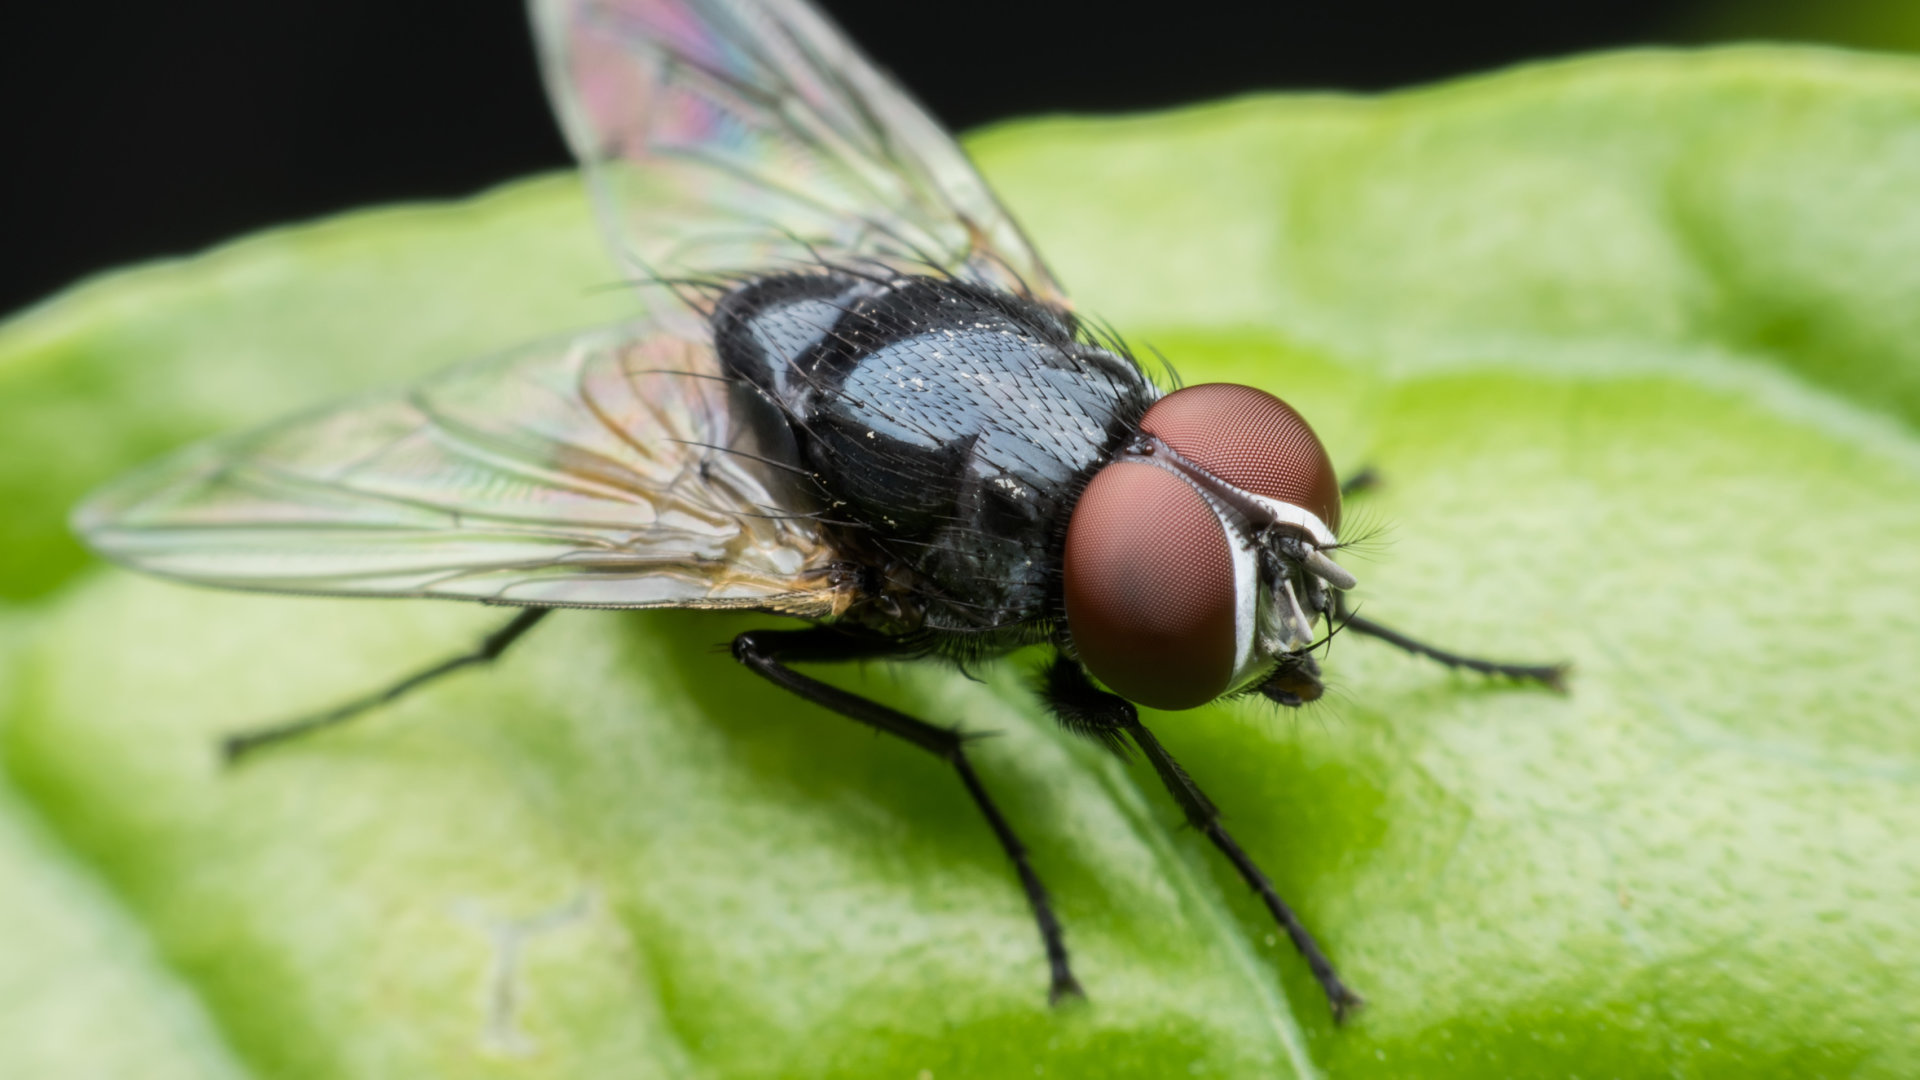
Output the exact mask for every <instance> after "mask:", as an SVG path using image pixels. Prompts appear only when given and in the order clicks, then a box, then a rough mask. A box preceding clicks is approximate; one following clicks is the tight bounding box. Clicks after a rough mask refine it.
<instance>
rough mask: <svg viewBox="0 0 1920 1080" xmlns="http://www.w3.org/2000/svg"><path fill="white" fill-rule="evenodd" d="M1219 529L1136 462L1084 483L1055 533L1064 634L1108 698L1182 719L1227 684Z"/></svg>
mask: <svg viewBox="0 0 1920 1080" xmlns="http://www.w3.org/2000/svg"><path fill="white" fill-rule="evenodd" d="M1230 544H1231V541H1230V540H1229V539H1228V537H1227V531H1226V527H1225V526H1224V525H1222V524H1221V522H1220V515H1219V514H1217V513H1215V512H1214V510H1213V507H1212V506H1211V505H1209V504H1208V503H1207V500H1206V499H1205V498H1203V497H1201V495H1200V493H1199V492H1198V491H1197V490H1195V489H1194V486H1193V485H1192V484H1191V483H1189V482H1187V481H1186V480H1185V479H1183V478H1181V477H1180V476H1178V475H1176V474H1174V473H1172V472H1170V471H1168V470H1166V469H1163V468H1160V467H1159V466H1157V465H1150V464H1147V463H1145V462H1138V461H1135V462H1127V461H1120V462H1115V463H1114V464H1112V465H1108V466H1107V467H1106V468H1104V469H1101V470H1100V471H1099V472H1097V473H1095V474H1094V477H1093V481H1092V482H1091V483H1089V484H1088V485H1087V490H1086V491H1085V492H1084V493H1082V494H1081V496H1080V501H1079V502H1078V503H1077V504H1075V506H1074V508H1073V516H1072V517H1071V518H1069V519H1068V521H1067V550H1066V565H1065V568H1064V571H1065V577H1066V605H1067V630H1068V632H1069V633H1070V634H1072V635H1073V645H1074V649H1075V651H1077V652H1078V653H1079V654H1080V660H1081V662H1082V663H1084V664H1085V665H1086V666H1087V670H1088V671H1091V672H1092V673H1093V674H1094V675H1095V676H1096V677H1098V678H1099V679H1100V681H1101V682H1104V683H1106V684H1107V685H1108V686H1110V687H1112V688H1113V689H1114V691H1115V692H1117V693H1119V694H1120V695H1121V696H1123V697H1126V698H1128V699H1130V700H1132V701H1137V702H1139V703H1140V704H1142V705H1149V706H1152V707H1153V708H1156V709H1191V708H1193V707H1194V706H1196V705H1204V704H1206V703H1207V702H1209V701H1212V700H1213V699H1214V698H1216V697H1219V696H1220V695H1221V694H1223V693H1225V692H1226V691H1227V688H1228V682H1229V680H1231V679H1232V678H1233V670H1234V660H1235V657H1236V653H1237V645H1236V642H1235V637H1234V626H1235V619H1234V616H1235V613H1236V611H1237V610H1238V596H1237V594H1236V589H1237V584H1236V582H1235V579H1234V568H1233V553H1232V548H1231V547H1230Z"/></svg>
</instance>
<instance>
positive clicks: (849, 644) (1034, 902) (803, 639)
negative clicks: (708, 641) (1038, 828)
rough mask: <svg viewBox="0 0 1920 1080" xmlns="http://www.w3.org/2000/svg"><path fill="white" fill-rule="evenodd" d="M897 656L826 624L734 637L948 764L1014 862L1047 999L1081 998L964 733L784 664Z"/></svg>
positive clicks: (1029, 869)
mask: <svg viewBox="0 0 1920 1080" xmlns="http://www.w3.org/2000/svg"><path fill="white" fill-rule="evenodd" d="M897 652H898V648H897V647H896V646H894V645H893V644H892V643H891V642H888V641H886V640H885V639H881V638H868V637H858V636H854V635H850V634H846V633H843V632H841V631H838V630H835V629H833V628H831V627H814V628H812V629H808V630H749V631H748V632H746V633H744V634H741V635H740V636H739V637H736V638H734V639H733V655H734V658H735V659H737V660H739V661H740V662H741V663H743V664H745V665H746V666H747V667H749V668H751V669H753V671H754V672H755V673H756V674H758V675H760V676H761V677H762V678H764V679H766V680H767V681H769V682H771V683H773V684H774V685H776V686H779V687H781V688H782V689H785V690H788V691H791V692H793V693H794V694H797V695H799V696H800V697H802V698H804V699H806V700H808V701H811V702H813V703H814V704H816V705H819V706H821V707H822V708H825V709H830V710H832V711H833V712H837V713H839V714H840V715H841V716H844V717H846V718H847V719H849V720H853V721H855V722H856V723H861V724H865V725H866V726H868V727H870V728H873V729H874V730H876V731H881V732H885V733H886V734H888V735H892V736H895V737H896V738H900V739H904V740H906V741H907V742H909V743H912V744H913V745H915V746H917V747H919V748H920V749H922V750H925V751H927V752H928V753H930V754H932V755H933V756H935V757H937V758H939V759H940V760H942V761H945V762H946V763H947V764H949V765H951V766H953V768H954V771H955V772H957V773H959V774H960V783H961V784H962V785H963V786H965V787H966V789H967V794H968V795H969V796H971V797H972V798H973V802H974V805H976V806H978V807H979V808H980V813H981V814H982V815H983V816H985V817H986V819H987V825H988V827H989V828H991V829H992V830H993V835H994V837H995V839H997V840H999V841H1000V847H1001V849H1002V850H1003V851H1005V852H1006V853H1007V859H1008V860H1009V861H1010V862H1012V863H1013V871H1014V873H1015V875H1017V876H1018V877H1019V879H1020V887H1021V888H1022V889H1023V890H1025V892H1026V894H1027V904H1028V906H1029V907H1031V908H1032V909H1033V918H1034V922H1035V923H1037V924H1038V925H1039V928H1040V943H1041V946H1042V947H1043V948H1044V949H1045V950H1046V954H1047V967H1048V969H1049V972H1050V974H1051V979H1052V981H1051V985H1050V987H1049V989H1048V993H1047V999H1048V1000H1049V1001H1051V1002H1055V1003H1057V1002H1059V1001H1060V1000H1061V999H1063V998H1069V997H1082V996H1084V994H1083V992H1082V991H1081V989H1080V983H1079V981H1078V980H1077V979H1075V978H1074V977H1073V969H1072V967H1071V966H1070V964H1069V963H1068V960H1067V945H1066V940H1065V937H1064V936H1063V934H1062V932H1061V929H1060V920H1059V919H1058V918H1056V917H1055V916H1054V913H1053V901H1052V899H1051V898H1049V897H1048V895H1047V888H1046V886H1045V885H1043V884H1041V882H1040V876H1039V875H1038V874H1036V873H1034V870H1033V865H1032V863H1031V862H1030V861H1029V860H1028V858H1027V848H1026V845H1025V844H1022V843H1021V842H1020V838H1019V836H1018V835H1016V834H1015V833H1014V831H1013V826H1012V825H1010V824H1008V823H1007V819H1006V816H1005V815H1003V814H1002V813H1001V812H1000V808H999V807H998V806H996V805H994V802H993V799H992V798H991V797H990V796H989V795H988V794H987V789H986V787H985V786H984V785H982V784H981V783H980V777H979V775H978V774H976V773H975V772H974V771H973V764H972V762H970V761H969V760H968V759H967V752H966V742H967V738H966V736H964V735H962V734H961V733H960V732H959V731H956V730H954V729H953V728H946V727H940V726H939V725H937V724H929V723H927V722H926V721H925V720H920V719H916V718H914V717H911V716H908V715H907V714H906V713H903V712H900V711H898V710H896V709H890V708H888V707H887V706H885V705H882V704H880V703H878V702H875V701H868V700H867V699H866V698H863V697H861V696H859V695H858V694H853V693H849V692H847V691H845V690H842V689H840V688H839V687H836V686H829V685H828V684H826V683H823V682H821V681H819V680H818V679H814V678H811V677H809V676H806V675H802V674H800V673H799V672H797V671H795V670H793V669H792V668H790V667H788V666H787V665H788V664H790V663H830V662H834V661H845V660H865V659H874V658H878V657H884V656H887V655H889V654H893V653H897Z"/></svg>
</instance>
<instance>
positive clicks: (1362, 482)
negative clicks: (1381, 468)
mask: <svg viewBox="0 0 1920 1080" xmlns="http://www.w3.org/2000/svg"><path fill="white" fill-rule="evenodd" d="M1379 486H1380V473H1379V472H1378V471H1376V470H1375V469H1374V467H1373V466H1371V465H1368V466H1366V467H1365V468H1363V469H1361V470H1360V471H1359V472H1357V473H1354V474H1353V475H1352V476H1349V477H1347V478H1346V479H1345V480H1342V481H1340V497H1341V498H1343V499H1344V498H1346V497H1347V496H1349V495H1358V494H1360V493H1361V492H1363V491H1371V490H1373V489H1374V488H1376V487H1379Z"/></svg>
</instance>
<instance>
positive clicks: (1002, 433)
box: [713, 271, 1159, 654]
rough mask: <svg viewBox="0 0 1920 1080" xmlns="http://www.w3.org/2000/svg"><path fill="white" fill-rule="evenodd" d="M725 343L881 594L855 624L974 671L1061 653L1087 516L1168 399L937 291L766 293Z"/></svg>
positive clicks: (1069, 333)
mask: <svg viewBox="0 0 1920 1080" xmlns="http://www.w3.org/2000/svg"><path fill="white" fill-rule="evenodd" d="M713 326H714V340H715V344H716V347H717V350H718V352H719V355H720V360H721V363H722V364H723V365H724V366H725V367H726V368H727V370H728V371H729V372H730V373H732V374H736V375H739V376H741V377H743V378H744V379H746V380H747V381H749V382H751V383H752V384H753V385H754V386H755V387H757V388H759V390H760V392H761V393H762V394H763V395H764V397H765V398H766V399H767V400H768V401H770V402H771V403H772V404H773V405H774V407H775V408H776V409H777V411H778V413H779V414H780V415H779V417H778V420H777V422H778V423H781V424H784V425H785V426H786V427H787V428H788V429H790V431H791V433H792V438H793V441H794V442H793V451H794V453H795V454H796V456H797V460H798V462H799V463H800V464H801V466H802V467H803V468H804V469H805V470H806V471H807V472H808V473H809V474H811V475H812V477H813V478H814V480H815V482H816V483H817V484H818V485H819V487H820V489H821V494H822V495H823V496H824V498H825V501H826V505H827V509H826V516H827V517H828V518H830V519H834V520H836V521H841V522H844V523H845V525H843V526H842V527H841V531H840V533H839V534H838V535H836V536H835V541H836V543H837V544H838V545H839V546H840V547H841V548H842V550H845V551H848V552H849V553H852V559H853V561H854V562H856V563H864V564H866V568H867V569H868V571H869V572H870V573H871V574H872V575H873V580H872V581H871V582H870V583H869V588H868V589H867V590H866V591H867V592H868V594H869V595H870V596H872V597H874V598H875V599H876V603H874V604H871V605H868V606H867V607H866V609H865V610H856V612H854V613H853V614H854V616H855V618H863V619H865V620H866V621H868V622H869V623H870V624H871V625H874V627H875V628H876V629H882V630H885V631H887V632H889V633H914V632H921V633H922V635H923V636H925V637H927V638H929V639H932V640H933V643H934V644H935V645H936V646H945V647H949V648H952V649H955V650H958V651H962V652H967V653H974V654H977V653H982V652H991V651H996V650H997V649H998V648H1001V647H1010V646H1013V645H1019V644H1026V643H1030V642H1033V641H1037V640H1041V639H1044V638H1045V637H1046V636H1047V633H1048V628H1049V624H1050V622H1051V620H1052V618H1053V615H1054V613H1055V612H1056V611H1057V604H1058V596H1059V589H1060V566H1059V558H1060V550H1061V537H1062V534H1063V530H1064V527H1065V523H1066V518H1067V515H1068V513H1069V512H1070V511H1071V509H1072V505H1073V501H1074V499H1075V498H1076V497H1077V495H1078V493H1079V491H1080V489H1081V488H1082V487H1083V486H1084V485H1085V484H1086V481H1087V479H1088V477H1090V476H1091V475H1092V474H1093V472H1094V471H1095V470H1097V469H1098V468H1099V467H1100V466H1101V465H1102V464H1104V463H1105V462H1106V461H1107V460H1109V459H1110V458H1111V457H1112V456H1113V455H1114V454H1115V453H1116V452H1117V451H1118V450H1119V448H1120V447H1121V446H1122V445H1123V444H1124V443H1125V442H1126V441H1127V439H1129V438H1130V437H1131V436H1132V435H1133V433H1134V431H1135V430H1136V428H1137V425H1138V424H1139V421H1140V417H1141V416H1142V414H1144V413H1145V411H1146V409H1147V407H1148V406H1149V405H1151V404H1152V403H1153V401H1154V400H1155V399H1156V398H1157V397H1158V396H1159V391H1158V390H1157V389H1155V388H1154V386H1153V384H1152V383H1150V382H1149V381H1148V380H1147V378H1146V377H1145V375H1143V374H1142V372H1141V371H1140V369H1139V367H1138V366H1137V365H1135V364H1134V363H1133V361H1132V360H1131V359H1128V358H1127V357H1125V356H1124V355H1123V354H1121V353H1117V352H1115V351H1113V350H1110V349H1108V348H1104V347H1102V346H1100V345H1099V344H1096V343H1095V342H1094V341H1092V340H1090V339H1089V337H1088V336H1087V335H1085V334H1083V333H1082V332H1081V331H1080V329H1079V328H1078V326H1077V325H1076V324H1075V323H1074V321H1073V320H1072V318H1071V317H1070V316H1068V315H1066V314H1065V313H1063V312H1060V311H1058V310H1056V309H1054V308H1051V307H1048V306H1045V305H1042V304H1039V303H1036V302H1033V301H1030V300H1026V299H1022V298H1019V297H1016V296H1013V295H1011V294H1008V293H1004V292H999V291H995V290H990V289H984V288H981V287H979V286H977V285H972V284H968V283H966V282H962V281H957V280H954V279H950V278H937V277H925V276H903V277H894V278H872V277H865V276H860V275H857V274H852V273H843V272H833V271H825V272H812V273H795V274H785V275H780V276H774V277H767V278H761V279H758V280H756V281H753V282H751V283H749V284H747V285H744V286H742V287H740V288H737V289H735V290H734V291H733V292H731V293H729V294H728V295H727V296H726V297H725V298H724V299H723V300H722V301H721V302H720V303H719V304H718V305H717V306H716V308H715V310H714V315H713ZM943 638H944V639H947V640H945V641H940V640H938V639H943Z"/></svg>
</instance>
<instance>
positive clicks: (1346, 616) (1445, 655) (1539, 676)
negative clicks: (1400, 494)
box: [1333, 592, 1571, 694]
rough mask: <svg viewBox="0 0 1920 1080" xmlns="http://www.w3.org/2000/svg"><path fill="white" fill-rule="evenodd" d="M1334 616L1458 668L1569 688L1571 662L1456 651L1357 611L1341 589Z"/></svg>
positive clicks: (1349, 625)
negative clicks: (1508, 659)
mask: <svg viewBox="0 0 1920 1080" xmlns="http://www.w3.org/2000/svg"><path fill="white" fill-rule="evenodd" d="M1333 617H1334V621H1335V622H1336V623H1338V624H1339V625H1340V626H1341V628H1342V629H1347V630H1352V631H1354V632H1355V633H1359V634H1365V635H1366V636H1368V637H1372V638H1379V639H1380V640H1381V641H1384V642H1386V643H1387V644H1389V645H1393V646H1396V647H1398V648H1401V649H1405V650H1406V651H1408V652H1410V653H1412V654H1414V655H1415V656H1424V657H1426V658H1427V659H1429V660H1433V661H1435V662H1437V663H1441V664H1445V665H1446V666H1448V667H1450V668H1454V669H1456V670H1465V671H1476V672H1479V673H1480V674H1482V675H1493V676H1499V677H1501V678H1507V679H1518V680H1520V681H1521V682H1533V683H1539V684H1540V685H1542V686H1545V687H1547V688H1548V689H1550V690H1554V691H1557V692H1559V693H1562V694H1564V693H1566V692H1567V671H1568V669H1569V668H1570V666H1571V665H1568V664H1565V663H1559V664H1507V663H1501V662H1499V661H1495V660H1482V659H1480V658H1479V657H1477V656H1465V655H1462V654H1460V653H1456V652H1449V651H1448V650H1446V649H1442V648H1437V647H1435V646H1433V645H1429V644H1427V643H1426V642H1424V641H1420V640H1418V639H1417V638H1411V637H1408V636H1407V635H1405V634H1403V633H1401V632H1400V631H1398V630H1395V629H1393V628H1392V627H1389V626H1383V625H1381V624H1380V623H1377V622H1374V621H1373V620H1372V619H1369V618H1367V617H1365V616H1363V615H1355V614H1353V613H1352V612H1351V611H1349V610H1348V608H1347V599H1346V597H1345V596H1343V595H1341V594H1340V593H1337V592H1336V593H1334V594H1333Z"/></svg>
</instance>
